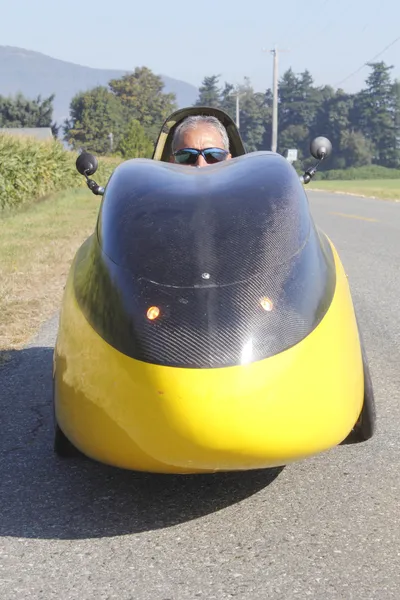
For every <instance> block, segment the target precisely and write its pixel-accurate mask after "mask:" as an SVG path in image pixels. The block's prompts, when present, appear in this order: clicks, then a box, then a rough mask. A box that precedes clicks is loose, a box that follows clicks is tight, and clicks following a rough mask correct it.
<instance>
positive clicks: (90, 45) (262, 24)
mask: <svg viewBox="0 0 400 600" xmlns="http://www.w3.org/2000/svg"><path fill="white" fill-rule="evenodd" d="M0 11H1V12H0V14H1V25H2V27H1V37H0V44H1V45H8V46H18V47H21V48H26V49H28V50H36V51H39V52H43V53H44V54H48V55H50V56H53V57H55V58H60V59H63V60H67V61H71V62H75V63H78V64H82V65H86V66H91V67H101V68H118V69H129V70H131V69H133V68H134V67H136V66H142V65H146V66H148V67H150V68H151V69H152V70H153V71H154V72H155V73H158V74H164V75H169V76H170V77H175V78H177V79H182V80H184V81H187V82H189V83H193V84H194V85H197V86H198V85H199V84H200V83H201V80H202V78H203V77H204V75H212V74H221V83H222V82H223V81H229V82H232V83H239V82H241V81H242V80H243V77H244V76H248V77H250V79H251V81H252V83H253V85H254V87H255V89H256V90H258V91H261V90H264V89H266V88H267V87H270V86H271V83H272V56H271V54H269V53H268V52H263V51H262V48H266V49H268V50H269V49H271V48H272V47H273V46H274V45H275V44H277V45H278V47H280V48H282V49H286V50H289V52H285V53H282V54H281V55H280V73H282V72H283V71H284V70H286V69H287V68H289V67H290V66H291V67H292V68H293V69H294V71H295V72H300V71H302V70H304V69H305V68H308V69H309V70H310V71H311V74H312V75H313V77H314V81H315V83H316V84H317V85H322V84H325V83H329V84H331V85H334V86H335V87H336V84H338V83H339V82H340V81H341V80H343V79H344V78H346V77H347V76H348V75H350V74H351V73H352V72H354V71H356V70H357V69H359V68H360V67H361V66H362V65H363V64H364V63H365V62H367V61H368V60H370V59H372V58H373V57H374V56H375V55H376V54H378V53H380V52H381V51H382V50H383V49H384V48H385V47H386V46H388V45H389V44H390V43H391V42H393V41H394V40H395V39H396V38H397V37H400V2H399V0H380V1H379V2H377V1H376V0H375V1H372V0H319V1H318V2H316V1H314V2H310V1H309V2H307V1H306V2H304V1H301V2H299V0H278V1H276V2H271V1H270V0H243V1H238V0H229V1H228V0H214V2H209V1H208V2H207V1H205V2H200V1H199V0H196V1H192V2H190V1H189V0H186V1H183V0H181V1H180V2H176V1H175V0H167V1H163V0H148V1H146V0H92V1H89V2H85V1H84V0H83V1H82V0H68V1H67V2H62V3H60V2H57V1H56V0H35V1H33V2H31V1H29V0H13V2H10V0H0ZM379 60H384V61H385V62H386V63H388V64H390V65H394V67H395V68H394V69H393V76H395V77H399V78H400V40H399V41H398V42H397V43H395V44H394V45H393V46H392V47H391V48H389V49H388V50H387V51H386V52H385V53H384V54H382V57H380V58H379ZM367 74H368V69H367V68H364V69H363V70H362V71H361V72H360V73H358V74H357V75H354V76H353V77H351V78H350V79H348V81H346V82H345V83H343V84H342V86H341V87H343V88H344V89H345V90H348V91H355V90H358V89H360V87H361V86H362V85H363V82H364V80H365V77H366V76H367Z"/></svg>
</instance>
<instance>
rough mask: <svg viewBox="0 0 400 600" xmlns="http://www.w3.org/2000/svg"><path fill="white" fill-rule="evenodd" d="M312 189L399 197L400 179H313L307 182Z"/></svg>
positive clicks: (380, 196) (376, 196)
mask: <svg viewBox="0 0 400 600" xmlns="http://www.w3.org/2000/svg"><path fill="white" fill-rule="evenodd" d="M308 187H309V188H310V189H311V190H312V189H315V190H323V191H327V192H328V191H329V192H344V193H351V194H359V195H360V196H371V197H375V198H381V199H382V200H399V199H400V179H364V180H360V181H356V180H351V181H333V180H332V181H313V182H311V183H309V184H308Z"/></svg>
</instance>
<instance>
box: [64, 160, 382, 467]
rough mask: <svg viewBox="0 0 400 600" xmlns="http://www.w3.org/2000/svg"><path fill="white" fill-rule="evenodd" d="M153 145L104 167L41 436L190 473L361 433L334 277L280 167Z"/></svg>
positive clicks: (329, 257)
mask: <svg viewBox="0 0 400 600" xmlns="http://www.w3.org/2000/svg"><path fill="white" fill-rule="evenodd" d="M161 154H162V153H161ZM161 154H160V156H159V157H158V160H157V157H156V160H138V159H136V160H133V161H127V162H126V163H123V164H122V165H121V166H119V167H118V168H117V169H116V171H115V172H114V174H113V175H112V177H111V179H110V181H109V183H108V185H107V189H106V193H105V195H104V198H103V201H102V205H101V209H100V213H99V220H98V224H97V228H96V231H95V233H94V234H93V235H92V236H91V237H90V238H89V239H88V240H86V242H85V243H84V244H83V245H82V247H81V248H80V250H79V251H78V253H77V256H76V257H75V260H74V263H73V265H72V267H71V270H70V274H69V277H68V281H67V285H66V289H65V294H64V299H63V305H62V311H61V317H60V326H59V332H58V337H57V342H56V347H55V353H54V407H55V417H56V423H57V425H56V450H57V451H58V452H59V453H60V454H68V452H69V451H70V450H71V449H72V448H73V447H74V448H76V449H78V450H79V451H81V452H82V453H83V454H85V455H87V456H89V457H91V458H94V459H96V460H99V461H101V462H104V463H108V464H111V465H115V466H118V467H122V468H127V469H134V470H142V471H150V472H159V473H201V472H214V471H227V470H245V469H256V468H266V467H272V466H279V465H284V464H287V463H289V462H291V461H294V460H299V459H302V458H305V457H307V456H311V455H315V454H317V453H319V452H322V451H324V450H327V449H329V448H332V447H334V446H336V445H338V444H341V443H343V442H344V443H349V442H358V441H363V440H365V439H368V438H369V437H371V435H372V434H373V427H374V403H373V394H372V387H371V382H370V378H369V374H368V367H367V364H366V358H365V355H364V352H363V348H362V342H361V339H360V335H359V330H358V325H357V320H356V316H355V312H354V308H353V303H352V299H351V295H350V290H349V286H348V282H347V278H346V275H345V273H344V270H343V266H342V264H341V262H340V259H339V256H338V254H337V252H336V250H335V248H334V247H333V245H332V243H331V242H330V241H329V240H328V239H327V237H326V236H325V235H324V234H323V233H322V232H321V231H319V230H318V229H317V227H316V226H315V224H314V223H313V220H312V218H311V215H310V211H309V206H308V201H307V197H306V195H305V192H304V190H303V188H302V185H301V183H300V181H299V179H298V177H297V175H296V173H295V171H294V169H293V168H292V167H291V166H290V165H289V163H288V162H287V161H286V160H285V159H284V158H282V157H281V156H279V155H277V154H273V153H269V152H259V153H253V154H244V153H243V152H238V153H237V155H236V156H235V158H233V160H231V161H227V162H226V163H223V164H218V165H215V166H209V167H207V168H204V169H191V168H188V167H182V166H180V165H173V164H168V163H165V162H163V160H159V158H160V157H161Z"/></svg>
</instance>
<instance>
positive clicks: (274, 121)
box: [271, 46, 278, 152]
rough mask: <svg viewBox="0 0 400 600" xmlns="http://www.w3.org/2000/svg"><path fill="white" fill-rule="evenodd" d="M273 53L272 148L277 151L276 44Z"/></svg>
mask: <svg viewBox="0 0 400 600" xmlns="http://www.w3.org/2000/svg"><path fill="white" fill-rule="evenodd" d="M271 54H272V55H273V57H274V68H273V71H274V72H273V85H272V93H273V101H272V143H271V150H272V152H276V150H277V148H278V48H277V47H276V46H275V48H274V49H273V50H271Z"/></svg>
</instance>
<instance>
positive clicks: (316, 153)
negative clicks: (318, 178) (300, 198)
mask: <svg viewBox="0 0 400 600" xmlns="http://www.w3.org/2000/svg"><path fill="white" fill-rule="evenodd" d="M310 152H311V154H312V155H313V157H314V158H316V159H317V160H318V162H317V164H316V165H314V166H313V167H310V168H309V169H307V171H306V172H305V173H304V175H302V176H301V177H300V181H301V182H302V183H309V182H310V181H311V179H312V178H313V177H314V175H315V173H316V172H317V169H318V166H319V164H320V163H321V162H322V161H323V160H324V159H325V158H328V156H329V155H330V153H331V152H332V144H331V142H330V141H329V140H328V138H326V137H322V136H319V137H316V138H315V139H313V141H312V142H311V144H310Z"/></svg>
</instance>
